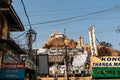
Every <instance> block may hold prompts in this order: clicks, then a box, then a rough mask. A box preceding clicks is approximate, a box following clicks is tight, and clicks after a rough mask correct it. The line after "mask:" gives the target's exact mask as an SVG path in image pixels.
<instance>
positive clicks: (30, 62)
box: [25, 57, 35, 69]
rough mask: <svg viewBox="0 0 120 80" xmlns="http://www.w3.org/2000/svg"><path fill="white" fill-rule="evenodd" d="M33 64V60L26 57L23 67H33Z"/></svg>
mask: <svg viewBox="0 0 120 80" xmlns="http://www.w3.org/2000/svg"><path fill="white" fill-rule="evenodd" d="M34 66H35V64H34V63H33V61H32V60H31V59H30V58H28V57H27V58H26V60H25V67H26V68H29V69H34Z"/></svg>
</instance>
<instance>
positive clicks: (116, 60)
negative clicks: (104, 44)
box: [91, 56, 120, 78]
mask: <svg viewBox="0 0 120 80" xmlns="http://www.w3.org/2000/svg"><path fill="white" fill-rule="evenodd" d="M91 67H92V73H93V74H92V77H93V78H120V56H102V57H95V56H94V57H91Z"/></svg>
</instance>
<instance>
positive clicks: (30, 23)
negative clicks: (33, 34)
mask: <svg viewBox="0 0 120 80" xmlns="http://www.w3.org/2000/svg"><path fill="white" fill-rule="evenodd" d="M21 3H22V5H23V8H24V12H25V15H26V17H27V20H28V23H29V26H30V29H31V28H32V26H31V23H30V19H29V16H28V14H27V11H26V7H25V5H24V2H23V0H21Z"/></svg>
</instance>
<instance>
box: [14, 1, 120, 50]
mask: <svg viewBox="0 0 120 80" xmlns="http://www.w3.org/2000/svg"><path fill="white" fill-rule="evenodd" d="M23 2H24V4H25V8H26V11H27V14H28V16H29V20H30V23H31V27H32V29H33V30H34V31H35V32H36V33H37V37H36V41H35V42H34V43H33V48H41V46H42V45H43V44H44V43H45V42H46V41H47V40H48V37H49V36H50V34H52V33H53V32H55V31H59V32H61V33H64V29H66V36H67V37H69V38H71V39H74V40H75V41H78V38H79V37H80V36H82V37H83V38H84V42H85V44H88V43H89V33H88V29H89V28H90V27H91V26H93V25H94V26H95V31H96V38H97V39H98V40H99V42H102V41H106V42H108V43H111V44H112V45H113V48H114V49H117V50H120V45H119V43H120V33H117V32H116V30H117V29H120V0H23ZM12 5H13V7H14V9H15V11H16V12H17V14H18V16H19V18H20V19H21V21H22V23H23V25H24V27H25V31H28V30H29V28H30V26H29V23H28V20H27V18H26V15H25V12H24V8H23V5H22V3H21V0H12ZM25 31H23V32H18V33H17V34H16V33H13V34H12V35H13V36H14V37H17V36H19V35H21V34H22V36H21V40H20V41H19V42H22V41H24V39H25V35H24V32H25ZM23 36H24V37H23ZM19 38H20V37H19ZM97 44H98V43H97Z"/></svg>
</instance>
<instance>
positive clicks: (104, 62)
mask: <svg viewBox="0 0 120 80" xmlns="http://www.w3.org/2000/svg"><path fill="white" fill-rule="evenodd" d="M91 66H92V67H120V56H102V57H94V56H93V57H91Z"/></svg>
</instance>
